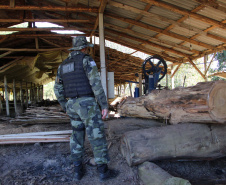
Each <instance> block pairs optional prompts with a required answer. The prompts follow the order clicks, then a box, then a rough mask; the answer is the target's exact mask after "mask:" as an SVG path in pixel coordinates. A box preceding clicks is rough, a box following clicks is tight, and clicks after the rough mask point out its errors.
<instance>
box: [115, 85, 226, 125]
mask: <svg viewBox="0 0 226 185" xmlns="http://www.w3.org/2000/svg"><path fill="white" fill-rule="evenodd" d="M118 112H119V113H120V115H121V116H128V117H143V118H154V117H158V118H163V119H168V120H169V122H170V123H171V124H177V123H185V122H187V123H191V122H193V123H194V122H196V123H226V81H215V82H200V83H198V84H197V85H195V86H191V87H186V88H176V89H173V90H154V91H152V92H151V93H150V94H148V95H147V96H142V97H140V98H131V97H130V98H127V99H126V100H125V101H124V102H122V103H121V104H119V106H118Z"/></svg>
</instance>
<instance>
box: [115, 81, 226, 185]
mask: <svg viewBox="0 0 226 185" xmlns="http://www.w3.org/2000/svg"><path fill="white" fill-rule="evenodd" d="M118 112H119V114H120V115H121V116H125V117H142V118H151V119H165V120H168V121H167V123H170V124H172V125H168V126H163V127H153V128H149V129H140V130H134V131H129V132H126V133H124V135H123V137H122V138H121V146H120V149H121V153H122V155H123V156H124V157H125V158H126V161H127V163H128V164H129V166H133V165H140V167H139V177H140V179H141V181H142V182H143V184H145V185H146V184H147V185H152V184H153V185H154V184H174V185H175V184H177V183H179V184H180V183H182V182H183V183H184V184H187V183H189V182H187V181H186V180H185V181H184V180H183V179H182V181H181V179H177V178H174V177H172V176H170V175H169V174H166V173H165V172H163V171H162V170H161V169H157V168H158V167H156V165H154V166H153V165H152V164H150V163H147V162H148V161H155V160H163V159H175V160H181V159H183V160H184V159H186V160H189V159H191V160H205V159H216V158H220V157H225V156H226V137H225V133H226V125H225V124H226V82H225V81H215V82H201V83H198V84H197V85H196V86H192V87H187V88H176V89H173V90H154V91H152V92H151V93H150V94H148V95H147V96H142V97H139V98H132V97H129V98H127V99H126V100H124V101H123V102H121V103H120V104H119V105H118ZM178 123H180V124H178ZM142 163H143V164H142ZM154 174H155V175H154ZM156 174H158V177H157V179H156ZM167 179H168V180H169V181H168V180H167ZM174 180H175V181H174ZM160 181H161V182H160ZM171 181H172V182H171ZM155 182H156V183H155ZM183 183H182V184H183Z"/></svg>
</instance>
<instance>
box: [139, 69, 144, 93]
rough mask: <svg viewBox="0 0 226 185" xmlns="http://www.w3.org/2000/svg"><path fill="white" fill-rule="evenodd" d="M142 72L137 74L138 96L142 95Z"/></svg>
mask: <svg viewBox="0 0 226 185" xmlns="http://www.w3.org/2000/svg"><path fill="white" fill-rule="evenodd" d="M142 87H143V86H142V74H141V73H140V74H139V96H142V95H143V91H142Z"/></svg>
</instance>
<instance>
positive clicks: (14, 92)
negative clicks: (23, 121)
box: [13, 79, 17, 114]
mask: <svg viewBox="0 0 226 185" xmlns="http://www.w3.org/2000/svg"><path fill="white" fill-rule="evenodd" d="M13 102H14V110H15V114H17V105H16V103H17V102H16V81H15V79H13Z"/></svg>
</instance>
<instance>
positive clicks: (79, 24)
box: [0, 0, 226, 185]
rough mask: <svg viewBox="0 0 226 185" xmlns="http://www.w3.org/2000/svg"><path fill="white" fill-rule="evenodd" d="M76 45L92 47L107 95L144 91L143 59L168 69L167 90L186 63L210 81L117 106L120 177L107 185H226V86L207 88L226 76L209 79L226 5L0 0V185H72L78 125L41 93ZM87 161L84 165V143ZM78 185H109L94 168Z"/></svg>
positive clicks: (222, 0)
mask: <svg viewBox="0 0 226 185" xmlns="http://www.w3.org/2000/svg"><path fill="white" fill-rule="evenodd" d="M79 35H84V36H86V38H87V40H88V41H89V42H91V43H93V44H94V47H93V48H90V50H89V53H90V55H91V56H92V57H93V58H94V60H95V62H96V64H97V66H98V69H99V72H100V75H101V80H102V85H103V87H104V90H105V92H108V90H109V89H110V87H109V86H110V85H109V82H108V81H110V80H112V79H113V80H112V81H113V90H116V89H118V87H119V86H120V87H121V85H123V84H125V83H136V84H139V87H141V86H142V78H143V76H142V75H141V74H142V73H143V71H142V70H143V69H142V65H143V64H144V58H146V57H147V56H157V57H161V58H163V59H164V61H165V62H166V64H167V65H162V64H160V68H161V69H164V68H166V69H165V71H164V73H165V75H166V78H165V80H166V84H167V83H168V81H170V80H171V81H172V82H173V79H174V78H173V77H174V75H175V74H176V73H177V72H178V69H179V68H180V67H181V66H182V65H183V64H189V65H190V66H191V68H195V70H196V72H197V75H200V76H201V77H202V78H203V81H204V82H201V83H198V84H197V85H196V86H191V87H177V88H174V89H173V88H172V90H170V89H168V88H164V89H161V90H160V88H159V89H157V90H153V91H152V92H153V93H149V94H146V96H140V97H137V98H135V97H119V100H118V102H116V103H115V104H114V105H113V106H112V107H111V108H112V110H113V109H114V110H115V108H116V107H117V111H118V113H120V115H121V117H120V116H119V117H117V114H114V115H113V116H112V115H111V114H109V117H108V119H107V120H104V122H105V130H107V132H106V137H107V140H108V149H109V153H110V158H111V163H110V165H111V166H112V167H114V168H117V169H119V171H120V175H119V177H118V178H117V179H114V180H111V181H109V183H104V184H108V185H110V184H112V185H116V184H117V185H118V184H120V185H121V184H122V185H129V184H134V185H141V184H142V185H143V184H144V185H160V184H162V185H163V184H164V185H166V184H173V185H182V184H183V185H190V183H191V184H194V185H215V184H225V183H226V144H225V143H226V140H225V139H226V138H225V132H226V126H225V123H226V94H225V92H226V82H225V81H214V82H212V81H211V82H209V81H208V77H210V76H219V77H221V78H226V73H225V72H222V73H216V74H208V70H209V69H210V67H211V65H212V64H213V61H214V58H215V56H216V54H217V52H222V51H224V50H225V49H226V48H225V47H226V0H38V1H36V0H0V93H1V97H0V114H1V116H0V184H74V182H72V181H73V174H72V172H73V168H74V167H73V165H72V162H71V161H70V159H69V158H70V148H69V144H68V142H69V138H70V135H71V132H72V131H71V125H70V119H69V116H68V115H66V114H65V112H63V110H62V109H61V107H60V106H59V104H58V102H57V101H46V100H43V98H44V97H43V86H44V85H45V84H47V83H49V82H52V81H54V80H55V78H56V73H57V69H58V66H59V65H60V64H61V63H62V61H64V60H65V59H66V58H67V57H68V55H69V52H70V51H69V50H68V49H70V48H71V47H72V38H73V37H76V36H79ZM141 56H142V58H141ZM197 59H201V60H202V61H203V62H202V63H203V70H200V68H199V67H198V66H197V65H196V62H195V61H196V60H197ZM155 65H159V63H158V64H155ZM110 73H111V75H112V74H113V75H112V76H110ZM111 78H112V79H111ZM112 81H111V82H112ZM172 84H173V83H172ZM140 85H141V86H140ZM140 89H142V88H140ZM130 93H131V95H132V92H130ZM9 94H10V95H11V99H10V101H9ZM141 94H142V91H140V95H141ZM143 94H144V93H143ZM12 96H13V97H12ZM107 96H108V98H109V97H110V96H109V93H107ZM134 96H135V95H134ZM109 99H110V98H109ZM110 101H113V99H111V100H109V102H110ZM41 103H42V104H41ZM43 105H45V106H43ZM46 105H47V106H46ZM51 105H54V106H51ZM25 110H26V111H25ZM116 117H117V118H116ZM86 142H87V140H86ZM21 144H23V145H22V146H21ZM25 144H26V145H25ZM153 152H154V153H153ZM85 153H86V154H85V157H84V162H85V161H86V162H87V161H88V160H89V159H90V158H92V157H93V154H92V151H91V149H90V146H89V144H88V143H85ZM153 161H154V163H152V162H153ZM94 165H95V164H94ZM177 177H178V178H177ZM186 179H187V180H186ZM91 180H92V182H91ZM160 181H161V183H160ZM150 182H151V183H150ZM163 182H164V183H163ZM78 184H82V185H90V184H91V185H92V184H96V185H98V184H102V183H100V182H99V179H98V178H97V172H96V171H95V169H94V168H92V167H90V166H86V175H85V176H84V178H83V179H82V181H81V182H78Z"/></svg>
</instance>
